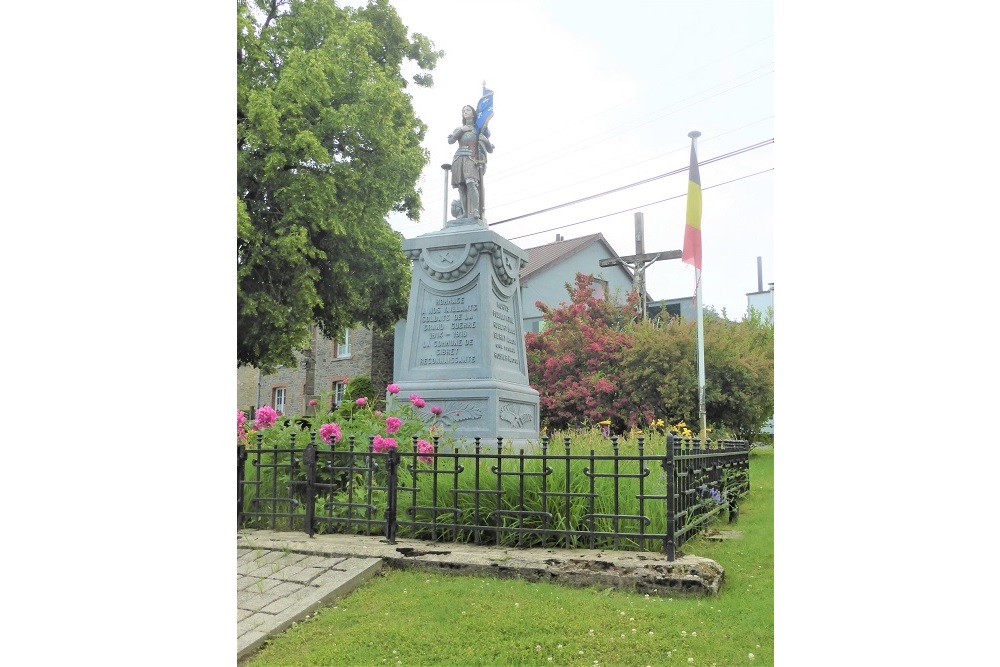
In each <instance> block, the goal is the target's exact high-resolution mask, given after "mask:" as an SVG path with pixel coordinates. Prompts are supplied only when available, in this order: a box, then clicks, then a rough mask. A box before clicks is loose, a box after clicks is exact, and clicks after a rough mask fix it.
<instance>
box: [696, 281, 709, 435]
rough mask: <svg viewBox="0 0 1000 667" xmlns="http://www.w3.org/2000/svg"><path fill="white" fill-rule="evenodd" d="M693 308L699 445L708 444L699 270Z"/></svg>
mask: <svg viewBox="0 0 1000 667" xmlns="http://www.w3.org/2000/svg"><path fill="white" fill-rule="evenodd" d="M695 280H697V284H696V285H695V295H696V298H695V307H696V308H697V309H698V420H699V421H700V422H701V444H702V446H705V445H706V444H707V443H708V423H707V419H708V418H707V416H706V414H705V326H704V324H705V323H704V311H703V309H702V307H701V269H696V270H695Z"/></svg>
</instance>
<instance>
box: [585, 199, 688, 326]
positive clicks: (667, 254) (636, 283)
mask: <svg viewBox="0 0 1000 667" xmlns="http://www.w3.org/2000/svg"><path fill="white" fill-rule="evenodd" d="M682 254H683V253H682V252H681V251H680V250H662V251H660V252H646V248H645V243H644V242H643V218H642V212H641V211H637V212H636V214H635V254H634V255H626V256H625V257H612V258H608V259H602V260H601V261H600V262H599V263H600V265H601V266H614V265H616V264H625V265H628V266H630V267H632V270H633V273H632V289H634V290H635V291H636V292H638V294H639V299H640V302H641V303H642V316H643V317H646V267H648V266H649V265H650V264H652V263H653V262H655V261H657V260H659V259H680V258H681V255H682Z"/></svg>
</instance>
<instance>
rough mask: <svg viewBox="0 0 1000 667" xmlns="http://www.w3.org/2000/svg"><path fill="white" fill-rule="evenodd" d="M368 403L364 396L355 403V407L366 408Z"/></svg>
mask: <svg viewBox="0 0 1000 667" xmlns="http://www.w3.org/2000/svg"><path fill="white" fill-rule="evenodd" d="M366 403H368V399H367V398H365V397H364V396H362V397H361V398H359V399H358V400H356V401H354V405H356V406H358V407H359V408H363V407H365V404H366Z"/></svg>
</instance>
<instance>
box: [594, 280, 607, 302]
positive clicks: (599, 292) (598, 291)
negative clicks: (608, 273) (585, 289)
mask: <svg viewBox="0 0 1000 667" xmlns="http://www.w3.org/2000/svg"><path fill="white" fill-rule="evenodd" d="M594 298H595V299H607V298H608V281H607V280H604V279H603V278H594Z"/></svg>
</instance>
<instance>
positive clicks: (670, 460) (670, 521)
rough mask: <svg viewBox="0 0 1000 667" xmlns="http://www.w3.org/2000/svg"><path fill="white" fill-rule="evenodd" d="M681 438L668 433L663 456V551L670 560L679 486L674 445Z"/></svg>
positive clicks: (672, 553)
mask: <svg viewBox="0 0 1000 667" xmlns="http://www.w3.org/2000/svg"><path fill="white" fill-rule="evenodd" d="M679 440H680V438H679V437H678V436H675V435H674V434H673V433H667V453H666V456H664V457H663V470H664V472H665V473H666V475H667V532H666V534H665V535H664V536H663V551H664V553H666V555H667V560H670V561H672V560H674V543H675V541H674V513H675V512H676V511H677V510H676V507H675V506H674V491H675V490H676V488H677V484H676V482H675V480H674V447H675V446H676V444H677V442H678V441H679Z"/></svg>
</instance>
